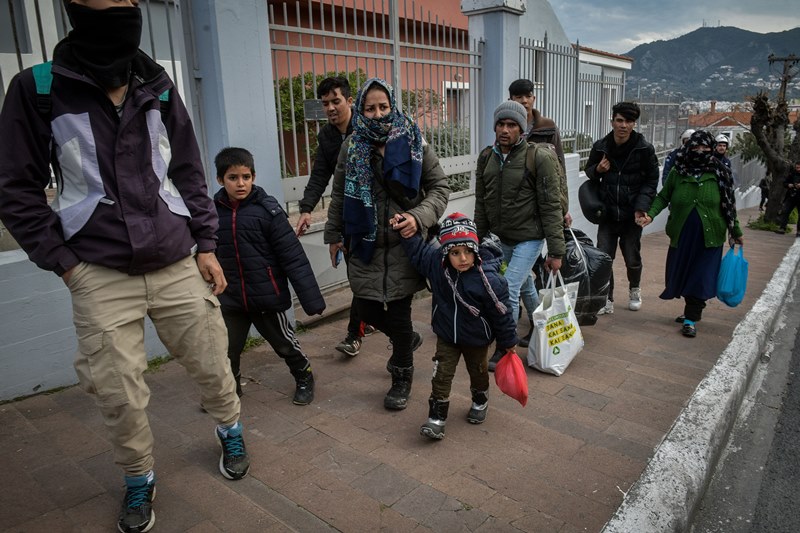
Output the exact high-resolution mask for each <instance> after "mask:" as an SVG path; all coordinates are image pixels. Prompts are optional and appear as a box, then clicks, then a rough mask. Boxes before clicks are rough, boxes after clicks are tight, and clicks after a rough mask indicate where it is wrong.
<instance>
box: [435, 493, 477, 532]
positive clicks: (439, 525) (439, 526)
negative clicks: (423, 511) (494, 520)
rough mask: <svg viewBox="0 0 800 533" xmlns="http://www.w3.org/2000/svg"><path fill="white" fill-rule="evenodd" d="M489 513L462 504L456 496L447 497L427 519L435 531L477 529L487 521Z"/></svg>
mask: <svg viewBox="0 0 800 533" xmlns="http://www.w3.org/2000/svg"><path fill="white" fill-rule="evenodd" d="M488 518H489V515H488V514H486V512H484V511H483V510H481V509H478V508H471V507H466V506H464V505H462V504H461V503H460V502H458V501H457V500H455V499H454V498H447V499H446V500H445V502H444V505H443V507H442V508H440V509H438V510H437V511H435V512H434V513H433V514H432V515H430V516H429V517H428V518H427V519H426V520H425V525H426V526H428V527H430V528H431V529H432V530H433V531H475V530H476V529H478V528H479V527H480V526H481V525H483V524H485V523H486V520H487V519H488Z"/></svg>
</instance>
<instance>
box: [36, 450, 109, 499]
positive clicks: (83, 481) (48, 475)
mask: <svg viewBox="0 0 800 533" xmlns="http://www.w3.org/2000/svg"><path fill="white" fill-rule="evenodd" d="M30 476H31V478H32V479H34V480H35V481H36V483H37V484H38V485H39V486H40V487H41V488H42V490H43V491H44V492H45V494H47V497H48V498H50V499H51V500H52V501H53V503H55V504H56V505H57V506H59V507H61V508H68V507H72V506H74V505H77V504H79V503H81V502H84V501H86V500H88V499H90V498H93V497H95V496H98V495H100V494H102V493H103V492H104V489H103V487H101V486H100V485H99V484H98V483H97V482H96V481H94V479H92V478H91V476H89V475H88V474H87V473H86V472H84V471H83V470H82V469H81V468H80V467H79V466H78V465H76V464H75V463H74V462H72V461H69V460H64V461H62V462H59V463H53V464H52V465H46V466H43V467H41V468H37V469H35V470H32V471H31V473H30Z"/></svg>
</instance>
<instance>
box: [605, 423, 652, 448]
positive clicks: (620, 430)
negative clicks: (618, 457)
mask: <svg viewBox="0 0 800 533" xmlns="http://www.w3.org/2000/svg"><path fill="white" fill-rule="evenodd" d="M604 433H605V434H606V435H613V436H616V437H618V438H620V439H624V440H627V441H630V442H635V443H637V444H641V445H642V446H644V447H646V448H650V450H651V454H652V450H654V449H655V447H656V446H657V445H658V444H659V443H660V442H661V439H662V438H663V437H664V434H663V432H661V431H658V430H655V429H653V428H650V427H647V426H643V425H642V424H637V423H636V422H631V421H630V420H625V419H624V418H617V419H616V420H614V422H613V423H612V424H611V425H610V426H609V427H608V428H606V430H605V431H604Z"/></svg>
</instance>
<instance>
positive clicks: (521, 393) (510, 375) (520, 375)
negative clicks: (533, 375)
mask: <svg viewBox="0 0 800 533" xmlns="http://www.w3.org/2000/svg"><path fill="white" fill-rule="evenodd" d="M494 381H495V383H497V388H499V389H500V390H501V391H502V392H503V393H504V394H506V395H508V396H511V397H512V398H514V399H515V400H517V401H518V402H519V403H521V404H522V407H525V404H526V403H528V375H527V374H526V373H525V366H524V365H523V364H522V361H521V360H520V358H519V357H517V354H516V352H506V354H505V355H504V356H503V357H501V358H500V360H499V361H498V362H497V366H496V367H495V369H494Z"/></svg>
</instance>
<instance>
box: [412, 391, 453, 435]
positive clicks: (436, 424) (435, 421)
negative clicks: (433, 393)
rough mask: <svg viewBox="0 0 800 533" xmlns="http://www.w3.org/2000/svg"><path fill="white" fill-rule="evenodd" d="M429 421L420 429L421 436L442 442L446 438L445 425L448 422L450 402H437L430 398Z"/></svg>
mask: <svg viewBox="0 0 800 533" xmlns="http://www.w3.org/2000/svg"><path fill="white" fill-rule="evenodd" d="M428 405H429V408H428V421H427V422H425V423H424V424H422V427H421V428H419V433H420V435H424V436H426V437H428V438H429V439H434V440H442V439H443V438H444V425H445V422H447V411H448V409H449V408H450V400H437V399H435V398H428Z"/></svg>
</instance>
